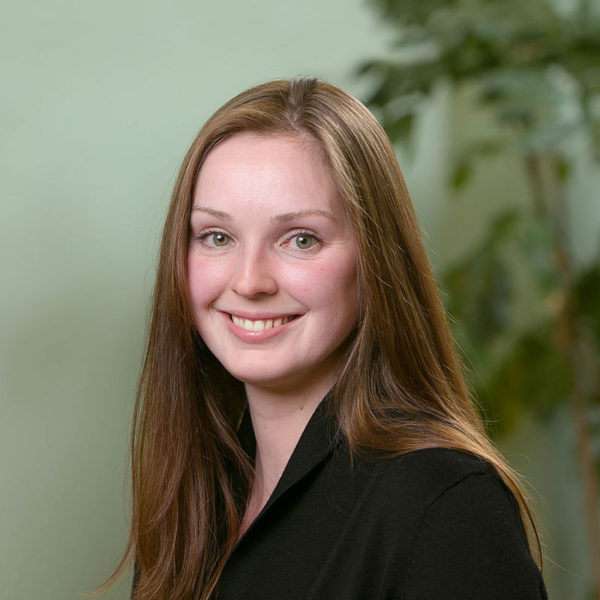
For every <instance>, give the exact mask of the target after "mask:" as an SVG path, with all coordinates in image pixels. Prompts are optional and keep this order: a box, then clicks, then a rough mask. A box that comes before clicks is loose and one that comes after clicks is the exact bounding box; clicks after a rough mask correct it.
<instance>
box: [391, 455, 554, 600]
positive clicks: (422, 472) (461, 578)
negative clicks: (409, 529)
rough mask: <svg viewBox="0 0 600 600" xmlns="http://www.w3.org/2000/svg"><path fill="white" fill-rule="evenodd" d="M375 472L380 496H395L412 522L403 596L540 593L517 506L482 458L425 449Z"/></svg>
mask: <svg viewBox="0 0 600 600" xmlns="http://www.w3.org/2000/svg"><path fill="white" fill-rule="evenodd" d="M380 469H381V480H380V483H381V485H384V486H385V487H387V488H388V492H389V495H388V497H391V498H393V497H394V493H395V497H396V498H399V497H401V498H402V504H403V509H400V510H408V511H409V514H410V515H411V517H412V518H411V520H412V521H413V524H414V529H413V535H412V536H411V537H412V541H411V544H410V549H409V551H408V555H407V558H408V564H410V565H411V567H410V568H409V569H408V570H407V572H406V577H405V579H404V584H403V586H402V588H403V589H404V591H405V593H406V597H409V598H410V597H419V598H421V597H427V598H429V597H439V594H440V593H442V592H443V593H444V594H445V595H444V597H447V598H455V597H456V598H475V597H477V598H481V597H485V598H488V597H489V598H502V599H504V598H513V597H514V598H517V597H519V598H535V599H538V598H546V592H545V589H544V584H543V581H542V579H541V575H540V572H539V569H538V567H537V565H536V564H535V562H534V561H533V558H532V556H531V553H530V550H529V544H528V542H527V536H526V533H525V529H524V526H523V522H522V520H521V516H520V511H519V506H518V503H517V501H516V499H515V497H514V495H513V493H512V492H511V491H510V490H509V488H508V487H507V486H506V485H505V483H504V482H503V480H502V479H501V477H500V476H499V474H498V472H497V471H496V469H495V468H494V467H493V466H492V465H491V464H490V463H489V462H488V461H486V460H484V459H482V458H480V457H478V456H476V455H474V454H471V453H469V452H464V451H460V450H452V449H445V448H430V449H423V450H418V451H415V452H410V453H407V454H405V455H403V456H400V457H397V458H393V459H391V460H390V461H389V462H386V461H383V462H382V463H380ZM392 488H395V492H394V491H393V489H392ZM428 573H435V574H436V576H435V578H431V577H429V576H428V575H427V574H428ZM484 591H485V594H484V593H483V592H484ZM436 594H438V596H436ZM478 594H479V595H478ZM402 597H404V596H402Z"/></svg>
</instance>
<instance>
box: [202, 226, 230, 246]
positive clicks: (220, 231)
mask: <svg viewBox="0 0 600 600" xmlns="http://www.w3.org/2000/svg"><path fill="white" fill-rule="evenodd" d="M218 234H221V235H224V236H225V237H227V238H229V239H232V238H231V236H230V235H229V234H228V233H227V232H226V231H224V230H223V229H209V230H208V231H203V232H202V233H200V234H198V235H194V236H193V238H194V239H196V240H199V241H200V242H202V243H203V244H206V245H207V246H209V247H210V248H218V247H219V246H212V245H210V244H208V243H206V239H207V238H209V237H210V236H211V235H218ZM221 247H222V246H221Z"/></svg>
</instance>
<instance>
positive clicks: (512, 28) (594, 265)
mask: <svg viewBox="0 0 600 600" xmlns="http://www.w3.org/2000/svg"><path fill="white" fill-rule="evenodd" d="M370 4H371V5H372V6H373V8H374V9H375V10H377V11H378V12H379V14H380V15H381V16H382V17H383V18H384V19H385V21H386V23H387V24H389V25H392V26H393V28H394V31H395V33H396V35H395V41H394V45H393V53H392V55H391V56H392V57H391V58H388V59H385V60H371V61H368V62H365V63H364V64H363V65H362V66H361V67H360V70H359V73H360V74H361V75H362V76H365V77H367V78H368V79H369V81H370V82H371V83H372V86H373V89H372V93H371V94H370V95H369V97H368V98H367V103H368V104H369V105H370V107H371V108H372V109H373V110H374V111H375V112H376V113H377V115H378V117H379V118H380V120H381V122H382V124H383V126H384V128H385V129H386V131H387V132H388V134H389V135H390V137H391V139H392V140H393V141H394V142H400V143H408V142H411V140H412V139H413V137H414V133H415V128H414V125H415V122H416V119H417V118H418V116H419V114H420V112H421V110H422V107H423V104H424V102H423V101H424V100H425V99H426V98H428V97H430V96H432V95H433V94H434V93H435V91H436V90H437V89H439V87H440V86H441V85H443V86H446V87H447V88H449V89H450V90H451V92H452V94H453V95H454V96H455V97H460V98H461V101H462V102H466V103H470V104H471V105H472V107H473V108H475V109H476V110H478V111H481V110H483V111H486V113H487V114H488V115H489V116H490V117H491V120H492V122H493V125H491V126H489V127H487V128H486V130H485V135H482V136H479V137H477V138H476V139H474V140H473V141H471V142H470V143H469V144H467V145H466V146H464V147H463V148H462V150H461V151H460V152H458V153H456V155H455V156H454V158H453V163H452V166H451V170H450V173H449V176H448V186H449V187H450V188H451V189H453V190H454V191H455V193H461V191H462V190H463V189H464V188H465V187H466V186H468V184H469V182H470V180H471V176H472V174H473V172H474V170H475V169H476V168H477V167H478V165H479V163H480V162H481V161H482V160H483V159H486V158H489V157H503V156H504V157H507V156H509V157H511V159H514V158H515V157H516V158H518V160H519V161H520V164H521V165H522V174H523V177H524V178H525V179H526V180H527V181H528V183H529V193H528V194H527V197H524V198H522V199H521V201H520V202H518V203H517V205H516V207H515V206H511V208H510V209H508V210H506V211H503V212H501V213H500V214H497V215H496V217H495V218H493V219H492V220H491V221H490V223H489V225H488V227H487V229H486V231H485V233H484V235H483V238H482V240H481V241H480V243H479V244H478V245H477V246H476V247H475V248H474V249H473V250H472V251H471V252H469V253H468V254H467V255H466V256H464V257H463V258H462V259H460V260H459V261H458V262H456V263H454V264H452V265H451V266H450V267H449V268H448V269H447V270H446V271H445V272H444V273H443V274H442V276H441V280H442V287H443V288H444V289H445V290H446V293H447V308H448V311H449V313H450V314H451V316H452V317H453V319H454V320H455V329H456V335H457V338H458V340H459V343H460V345H461V347H462V348H463V349H464V350H465V353H466V354H467V356H468V358H469V360H470V362H472V363H474V364H476V365H477V371H478V376H477V378H476V379H475V378H474V379H473V380H472V382H471V383H472V387H473V389H474V392H475V394H476V396H477V398H478V400H479V401H480V403H481V404H482V406H483V408H484V413H485V414H486V415H487V416H491V417H492V419H491V420H490V429H491V432H492V433H497V432H498V431H499V430H501V429H502V428H503V429H504V430H509V429H510V428H511V427H513V426H514V425H515V424H516V423H517V421H518V420H519V417H520V414H522V413H523V411H529V412H531V413H533V414H535V415H537V416H538V417H540V418H543V417H544V416H546V415H548V414H550V413H551V412H552V410H553V409H554V407H556V406H557V405H560V404H563V403H564V402H568V404H569V407H570V414H571V415H572V418H573V423H574V428H575V432H576V442H577V460H578V464H579V466H580V472H581V477H582V481H583V489H584V496H585V497H584V501H585V506H586V518H587V522H588V535H589V540H590V560H591V561H592V571H593V574H594V591H593V597H595V598H600V523H599V519H598V483H597V468H598V465H597V459H596V457H595V456H594V452H593V444H592V442H593V440H592V433H591V428H590V425H589V422H588V416H589V414H590V412H591V411H593V410H594V409H595V406H597V405H598V404H599V401H600V380H599V376H598V372H599V363H600V248H599V249H598V256H597V257H596V259H595V260H592V261H590V262H588V263H586V264H579V263H577V262H576V260H575V259H574V257H573V234H574V232H573V229H572V227H571V226H570V224H569V219H568V217H569V213H570V208H571V206H570V203H571V202H572V201H573V200H572V198H571V197H570V195H569V194H570V188H569V181H570V178H571V176H572V172H573V160H574V159H573V155H572V151H571V150H570V148H571V147H572V144H571V141H572V140H573V139H574V138H577V139H582V138H583V139H584V140H585V145H586V148H587V156H588V157H589V161H590V163H591V162H593V161H596V162H599V161H600V15H599V14H598V12H597V10H596V12H594V7H593V6H592V3H591V2H590V1H588V0H581V1H580V2H579V3H578V4H577V5H576V6H574V7H573V6H571V8H570V10H566V9H564V8H561V7H560V6H558V5H556V3H553V2H551V0H526V1H523V0H502V1H492V0H370ZM596 8H597V7H596ZM591 201H592V203H593V202H598V198H596V199H592V200H591ZM517 275H518V276H517ZM519 277H520V278H521V279H523V278H527V281H528V291H527V293H528V294H529V295H530V297H531V298H533V299H534V301H533V302H531V303H530V309H529V314H528V315H527V318H526V319H525V320H523V319H522V318H521V319H520V320H519V319H518V318H517V316H516V314H515V311H514V310H513V308H512V306H513V305H514V301H515V298H517V297H518V296H519V294H521V293H522V289H521V287H522V286H519V285H517V283H516V282H517V281H518V280H519ZM524 323H525V324H524Z"/></svg>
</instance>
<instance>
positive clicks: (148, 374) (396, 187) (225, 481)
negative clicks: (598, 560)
mask: <svg viewBox="0 0 600 600" xmlns="http://www.w3.org/2000/svg"><path fill="white" fill-rule="evenodd" d="M242 131H252V132H255V133H258V134H264V135H271V134H284V135H299V134H300V135H309V136H310V137H311V138H312V139H313V140H315V141H316V142H317V143H318V144H319V146H320V147H321V149H322V151H323V154H324V156H325V158H326V160H327V161H328V163H329V165H330V167H331V170H332V173H333V176H334V178H335V181H336V182H337V185H338V187H339V192H340V195H341V197H342V199H343V201H344V205H345V209H346V211H347V214H348V216H349V219H350V222H351V224H352V228H353V232H354V235H355V239H356V241H357V244H358V248H359V265H358V267H359V268H358V273H359V288H360V290H361V315H360V320H359V323H358V326H357V331H356V333H355V336H354V339H353V340H352V343H351V345H350V349H349V351H348V354H347V359H346V362H345V364H344V365H342V369H341V375H340V377H339V379H338V381H337V382H336V384H335V386H334V388H333V390H332V393H331V399H330V403H329V407H330V410H331V414H332V417H333V418H334V419H335V420H336V422H337V423H338V425H339V430H340V435H341V436H342V437H343V439H344V440H345V441H346V443H347V444H348V445H349V447H350V448H351V450H352V451H354V452H361V451H365V450H368V451H376V452H382V453H386V454H390V453H391V454H394V455H397V454H401V453H403V452H407V451H410V450H415V449H419V448H424V447H432V446H443V447H449V448H458V449H462V450H466V451H469V452H472V453H474V454H476V455H478V456H481V457H483V458H484V459H486V460H488V461H489V462H490V463H492V464H493V465H494V466H495V467H496V469H497V470H498V472H499V473H500V475H501V476H502V478H503V479H504V481H505V482H506V484H507V485H508V486H509V488H510V489H511V490H512V491H513V493H514V494H515V497H516V499H517V501H518V502H519V505H520V507H521V512H522V514H523V516H524V520H525V522H527V523H530V524H531V525H532V526H533V523H532V520H531V518H530V514H529V510H528V508H527V503H526V501H525V498H524V495H523V493H522V489H521V486H520V484H519V481H518V478H517V476H516V475H515V474H514V473H513V471H512V470H511V469H510V468H509V467H508V466H507V465H506V463H505V462H504V460H503V459H502V458H501V456H500V455H499V454H498V453H497V451H496V450H495V449H494V447H493V446H492V444H491V443H490V441H489V440H488V438H487V437H486V435H485V432H484V428H483V426H482V423H481V420H480V418H479V416H478V414H477V411H476V410H475V408H474V406H473V403H472V401H471V399H470V397H469V394H468V392H467V390H466V388H465V384H464V381H463V376H462V373H461V367H460V364H459V361H458V359H457V356H456V353H455V350H454V345H453V341H452V338H451V335H450V332H449V329H448V325H447V322H446V317H445V313H444V310H443V307H442V305H441V302H440V299H439V295H438V291H437V288H436V285H435V281H434V278H433V275H432V272H431V267H430V265H429V261H428V259H427V256H426V254H425V251H424V248H423V244H422V240H421V235H420V232H419V227H418V224H417V221H416V219H415V215H414V212H413V208H412V205H411V202H410V199H409V196H408V192H407V190H406V186H405V184H404V180H403V178H402V174H401V172H400V168H399V166H398V162H397V160H396V157H395V155H394V151H393V149H392V147H391V144H390V142H389V140H388V138H387V136H386V134H385V133H384V131H383V130H382V128H381V127H380V126H379V124H378V123H377V121H376V120H375V118H374V117H373V116H372V115H371V113H370V112H369V111H368V110H367V109H366V108H365V107H364V106H363V105H362V104H361V103H360V102H359V101H358V100H356V99H355V98H354V97H352V96H350V95H349V94H347V93H345V92H343V91H342V90H340V89H338V88H336V87H334V86H331V85H328V84H326V83H323V82H319V81H316V80H314V79H307V78H302V79H294V80H290V81H287V80H282V81H275V82H272V83H266V84H263V85H260V86H257V87H254V88H252V89H250V90H247V91H245V92H243V93H241V94H240V95H238V96H236V97H235V98H233V99H232V100H230V101H229V102H228V103H227V104H225V105H224V106H223V107H222V108H221V109H219V110H218V111H217V112H216V113H215V114H214V115H213V116H212V117H211V118H210V119H209V120H208V121H207V123H206V124H205V125H204V127H203V128H202V130H201V131H200V133H199V134H198V136H197V137H196V139H195V140H194V142H193V143H192V145H191V147H190V149H189V151H188V153H187V155H186V157H185V159H184V161H183V165H182V167H181V170H180V172H179V176H178V179H177V182H176V184H175V188H174V191H173V196H172V200H171V204H170V208H169V212H168V216H167V220H166V224H165V228H164V233H163V238H162V246H161V250H160V260H159V265H158V273H157V279H156V286H155V290H154V299H153V307H152V317H151V323H150V329H149V335H148V345H147V350H146V355H145V361H144V365H143V368H142V372H141V376H140V382H139V388H138V394H137V401H136V408H135V418H134V425H133V435H132V442H131V453H132V478H133V480H132V485H133V511H132V523H131V532H130V536H129V542H128V546H127V549H126V551H125V554H124V556H123V558H122V560H121V562H120V564H119V566H118V567H117V570H116V572H115V574H114V575H113V577H112V578H111V580H110V581H109V582H108V583H109V584H110V583H111V582H112V581H114V580H115V579H116V578H117V577H118V576H119V575H120V574H122V572H123V571H124V570H125V568H126V567H127V565H128V564H130V563H131V561H132V560H133V559H134V558H135V560H136V563H137V568H138V572H139V577H138V581H137V585H136V590H135V596H134V597H135V598H136V599H137V600H151V599H156V600H159V599H160V600H166V599H168V600H192V599H197V598H198V599H202V600H205V599H206V598H208V597H209V596H210V594H211V593H212V591H213V590H214V587H215V585H216V583H217V581H218V578H219V575H220V573H221V571H222V569H223V566H224V564H225V561H226V559H227V556H228V554H229V552H230V551H231V549H232V547H233V545H234V544H235V542H236V540H237V537H238V534H239V528H240V521H241V517H242V516H243V512H244V510H245V503H246V499H247V495H248V490H249V486H250V482H251V478H252V469H251V465H250V463H249V460H248V458H247V456H246V455H245V454H244V452H243V451H242V450H241V448H240V446H239V443H238V441H237V436H236V427H237V424H238V423H239V419H240V417H241V414H242V412H243V411H244V410H245V395H244V390H243V386H242V384H241V383H240V382H239V381H237V380H235V379H234V378H233V377H232V376H231V375H229V373H227V372H226V371H225V369H224V368H223V367H222V366H221V365H220V364H219V363H218V361H216V359H215V358H214V357H213V356H212V354H211V353H210V352H209V351H208V349H207V348H206V347H205V345H204V344H203V342H202V340H201V339H200V337H199V336H198V334H197V332H196V330H195V328H194V324H193V319H192V316H191V312H190V307H189V303H188V294H187V275H186V257H187V248H188V240H189V218H190V208H191V199H192V192H193V187H194V183H195V180H196V178H197V175H198V171H199V169H200V168H201V165H202V163H203V161H204V159H205V158H206V156H207V154H208V153H209V152H210V151H211V149H212V148H214V147H215V145H216V144H218V143H219V142H221V141H222V140H224V139H225V138H228V137H230V136H232V135H234V134H236V133H238V132H242ZM532 531H533V532H534V535H535V528H534V527H533V529H532ZM538 547H539V544H538Z"/></svg>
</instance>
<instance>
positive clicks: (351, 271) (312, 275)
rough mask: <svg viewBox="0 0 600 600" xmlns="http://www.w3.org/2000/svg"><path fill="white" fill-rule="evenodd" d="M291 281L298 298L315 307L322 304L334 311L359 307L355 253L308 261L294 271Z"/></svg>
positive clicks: (322, 307) (355, 309)
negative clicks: (301, 267) (307, 266)
mask: <svg viewBox="0 0 600 600" xmlns="http://www.w3.org/2000/svg"><path fill="white" fill-rule="evenodd" d="M291 283H292V284H293V286H294V289H295V290H296V292H297V294H298V299H299V300H301V301H303V302H304V303H305V304H307V305H308V306H309V307H311V308H313V309H317V308H321V309H325V310H327V311H328V312H330V313H335V314H339V313H341V312H355V311H357V307H358V281H357V268H356V260H355V259H354V257H340V258H339V259H338V260H332V261H327V262H324V263H322V264H319V265H309V268H307V269H303V270H302V271H300V272H297V273H295V276H294V277H293V281H292V282H291ZM344 309H345V310H344Z"/></svg>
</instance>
